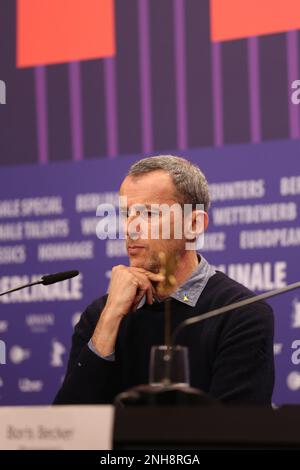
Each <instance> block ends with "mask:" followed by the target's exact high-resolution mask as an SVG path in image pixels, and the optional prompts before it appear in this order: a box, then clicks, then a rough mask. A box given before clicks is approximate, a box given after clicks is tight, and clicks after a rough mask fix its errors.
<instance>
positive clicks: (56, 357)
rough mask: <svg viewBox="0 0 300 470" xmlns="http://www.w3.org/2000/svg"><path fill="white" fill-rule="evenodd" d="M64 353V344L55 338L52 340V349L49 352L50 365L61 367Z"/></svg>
mask: <svg viewBox="0 0 300 470" xmlns="http://www.w3.org/2000/svg"><path fill="white" fill-rule="evenodd" d="M65 353H66V348H65V346H64V345H63V344H62V343H61V342H60V341H58V340H57V339H55V338H54V339H53V340H52V349H51V353H50V366H52V367H63V365H64V363H63V355H64V354H65Z"/></svg>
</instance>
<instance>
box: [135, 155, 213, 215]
mask: <svg viewBox="0 0 300 470" xmlns="http://www.w3.org/2000/svg"><path fill="white" fill-rule="evenodd" d="M157 170H162V171H165V172H166V173H168V174H169V175H170V176H171V178H172V180H173V183H174V186H175V188H176V191H177V193H178V196H179V198H180V199H181V201H180V202H181V203H182V204H192V205H193V208H194V207H196V204H203V206H204V210H205V211H206V212H207V211H208V208H209V206H210V197H209V191H208V183H207V180H206V178H205V176H204V174H203V173H202V171H201V170H200V168H199V167H198V166H196V165H194V164H193V163H191V162H189V161H188V160H186V159H185V158H181V157H177V156H174V155H158V156H154V157H147V158H143V159H142V160H139V161H137V162H135V163H134V164H133V165H132V166H131V167H130V169H129V171H128V173H127V176H139V175H143V174H145V173H151V172H152V171H157Z"/></svg>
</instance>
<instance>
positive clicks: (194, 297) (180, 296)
mask: <svg viewBox="0 0 300 470" xmlns="http://www.w3.org/2000/svg"><path fill="white" fill-rule="evenodd" d="M197 256H198V259H200V262H199V264H198V266H197V268H196V269H194V271H193V272H192V274H191V275H190V277H189V278H188V279H187V280H186V281H185V283H184V284H182V285H181V286H179V287H178V289H177V290H176V291H175V292H173V294H171V295H170V297H172V298H173V299H176V300H178V301H179V302H182V303H184V304H187V305H190V306H191V307H195V305H196V303H197V301H198V299H199V297H200V295H201V294H202V292H203V290H204V288H205V286H206V284H207V282H208V280H209V279H210V278H211V277H212V276H213V275H214V274H215V272H216V271H215V269H214V268H213V267H212V266H211V265H210V264H209V263H208V262H207V260H206V259H205V258H204V256H202V255H201V256H200V255H199V254H197ZM154 301H155V302H159V300H157V299H155V300H154ZM145 302H146V296H144V297H143V298H142V300H141V301H140V303H139V305H138V307H137V308H138V309H139V308H141V307H142V306H143V305H144V304H145ZM88 347H89V348H90V349H91V351H93V352H94V353H95V354H97V356H99V357H101V358H102V359H106V360H107V361H114V360H115V353H114V352H112V353H111V354H109V355H108V356H104V357H103V356H101V355H100V354H99V353H98V352H97V351H96V349H95V347H94V345H93V343H92V340H91V339H90V341H89V342H88Z"/></svg>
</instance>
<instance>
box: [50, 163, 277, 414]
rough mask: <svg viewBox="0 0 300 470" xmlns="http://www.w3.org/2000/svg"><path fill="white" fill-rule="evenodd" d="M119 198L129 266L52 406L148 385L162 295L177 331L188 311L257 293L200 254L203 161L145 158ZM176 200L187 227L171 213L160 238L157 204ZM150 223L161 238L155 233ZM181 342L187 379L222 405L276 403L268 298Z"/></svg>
mask: <svg viewBox="0 0 300 470" xmlns="http://www.w3.org/2000/svg"><path fill="white" fill-rule="evenodd" d="M120 196H121V199H122V201H123V203H124V201H125V204H124V207H123V209H122V210H123V212H124V213H125V234H126V247H127V253H128V256H129V266H123V265H120V266H115V267H114V268H113V269H112V275H111V280H110V284H109V289H108V294H107V295H105V296H103V297H102V298H100V299H97V300H96V301H94V302H93V303H92V304H91V305H90V306H89V307H88V308H87V309H86V310H85V312H84V313H83V314H82V316H81V319H80V321H79V323H78V324H77V325H76V327H75V331H74V334H73V343H72V350H71V354H70V358H69V363H68V369H67V374H66V377H65V380H64V383H63V385H62V387H61V389H60V390H59V392H58V394H57V396H56V398H55V401H54V403H55V404H65V403H112V402H113V400H114V398H115V396H116V395H117V394H118V393H120V392H122V391H124V390H126V389H128V388H130V387H133V386H135V385H138V384H143V383H147V382H148V374H149V358H150V350H151V347H152V346H153V345H160V344H163V343H164V315H163V312H164V302H163V300H164V299H166V298H170V299H171V300H170V302H171V310H172V328H176V326H177V325H178V324H179V323H180V322H182V321H183V320H185V319H186V318H189V317H192V316H195V315H199V314H201V313H204V312H207V311H210V310H213V309H216V308H218V307H221V306H224V305H228V304H231V303H233V302H237V301H238V300H241V299H244V298H247V297H250V296H252V295H253V293H252V292H251V291H249V290H248V289H246V288H245V287H244V286H242V285H241V284H238V283H237V282H235V281H234V280H232V279H230V278H229V277H228V276H226V275H225V274H223V273H221V272H219V271H215V270H214V269H213V268H212V266H210V265H209V263H208V262H207V261H206V259H205V258H204V257H203V256H202V255H200V253H197V251H196V240H197V238H198V237H199V236H201V234H203V232H204V231H205V230H206V228H207V225H208V214H207V211H208V208H209V204H210V200H209V192H208V184H207V181H206V178H205V176H204V175H203V173H202V172H201V171H200V169H199V168H198V167H197V166H195V165H193V164H192V163H190V162H189V161H187V160H185V159H183V158H179V157H176V156H171V155H165V156H157V157H149V158H145V159H142V160H140V161H138V162H136V163H135V164H134V165H132V166H131V168H130V170H129V172H128V174H127V176H126V177H125V179H124V181H123V182H122V185H121V187H120ZM174 205H177V206H179V207H185V206H186V205H188V207H189V210H188V211H187V212H184V217H183V215H182V213H181V215H180V216H179V221H180V222H182V221H183V219H182V218H185V219H187V220H184V221H183V222H184V226H185V230H184V232H181V233H182V235H181V236H180V237H178V236H176V235H175V232H176V230H177V228H178V227H177V225H178V217H177V218H176V217H175V212H172V214H171V216H170V214H168V215H169V218H168V224H169V234H170V236H169V237H164V236H163V225H164V222H165V214H164V212H163V211H162V210H160V208H161V207H162V206H164V207H173V206H174ZM157 208H158V211H157ZM154 209H155V210H156V211H155V210H154ZM146 222H147V223H146ZM186 222H187V223H186ZM153 228H156V229H158V232H156V233H158V234H159V236H156V237H153V236H151V235H152V233H153ZM191 240H192V249H191V248H190V247H189V249H187V243H188V242H190V241H191ZM161 253H163V254H164V257H165V258H166V259H176V260H177V263H176V264H175V267H174V272H173V279H174V283H173V284H172V285H171V286H169V288H168V290H165V291H164V292H163V293H162V292H161V291H160V290H159V288H158V287H159V285H160V284H161V283H162V282H163V281H164V277H163V275H162V274H161V267H162V266H161V263H162V257H161ZM178 342H179V343H180V344H183V345H186V346H187V347H188V350H189V358H190V384H191V386H193V387H196V388H199V389H202V390H203V391H205V392H207V393H209V394H210V395H211V396H213V397H215V398H217V399H219V400H221V401H223V402H224V403H232V404H241V403H245V404H257V405H270V403H271V396H272V391H273V384H274V362H273V313H272V309H271V308H270V307H269V306H268V304H266V303H264V302H259V303H256V304H254V305H250V306H248V307H244V308H243V309H241V310H234V311H232V312H231V313H227V314H226V315H223V316H220V317H214V318H211V319H209V320H206V321H204V322H201V323H198V324H195V325H194V326H193V327H189V328H186V329H185V330H182V332H181V333H180V335H179V337H178Z"/></svg>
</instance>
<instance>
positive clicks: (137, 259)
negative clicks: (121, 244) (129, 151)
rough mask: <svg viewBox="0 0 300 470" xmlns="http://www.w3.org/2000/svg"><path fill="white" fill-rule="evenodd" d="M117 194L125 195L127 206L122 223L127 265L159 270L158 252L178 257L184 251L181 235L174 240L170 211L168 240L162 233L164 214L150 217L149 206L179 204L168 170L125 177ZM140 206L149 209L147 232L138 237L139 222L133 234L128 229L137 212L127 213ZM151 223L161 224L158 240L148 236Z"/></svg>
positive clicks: (135, 218) (154, 270) (139, 234)
mask: <svg viewBox="0 0 300 470" xmlns="http://www.w3.org/2000/svg"><path fill="white" fill-rule="evenodd" d="M120 196H123V197H125V198H127V209H129V216H128V217H127V219H126V222H125V225H126V226H125V235H126V248H127V253H128V256H129V261H130V266H132V267H139V268H144V269H147V270H149V271H153V272H158V271H159V268H160V263H159V253H160V252H164V253H165V254H166V255H168V254H172V255H174V256H175V255H179V256H180V254H182V253H183V251H184V250H185V240H184V238H183V237H182V238H181V239H174V224H173V222H174V221H173V217H172V214H171V218H170V220H171V222H170V237H169V238H168V239H164V238H163V237H162V236H161V235H162V234H161V226H162V223H163V217H164V216H163V215H161V214H158V215H157V216H155V217H154V218H153V217H151V205H161V204H167V205H169V206H172V205H173V204H178V198H177V197H176V190H175V187H174V184H173V181H172V178H171V176H170V175H169V174H168V173H166V172H164V171H161V170H157V171H153V172H151V173H146V174H144V175H139V176H127V177H126V178H125V179H124V181H123V183H122V185H121V188H120ZM139 205H143V206H145V207H146V208H147V209H148V208H149V217H148V223H147V227H148V233H147V234H145V233H144V235H146V236H144V237H142V236H141V233H138V232H139V229H140V226H139V225H137V226H136V227H137V231H136V233H135V234H133V232H132V230H131V229H130V226H132V223H134V222H135V221H136V220H137V215H136V214H135V215H134V211H133V212H132V214H133V215H130V214H131V210H130V209H131V208H132V207H138V206H139ZM152 207H153V206H152ZM152 215H153V214H152ZM153 224H154V225H159V227H160V230H159V238H158V239H154V238H153V237H151V225H153ZM142 233H143V230H142Z"/></svg>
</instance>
